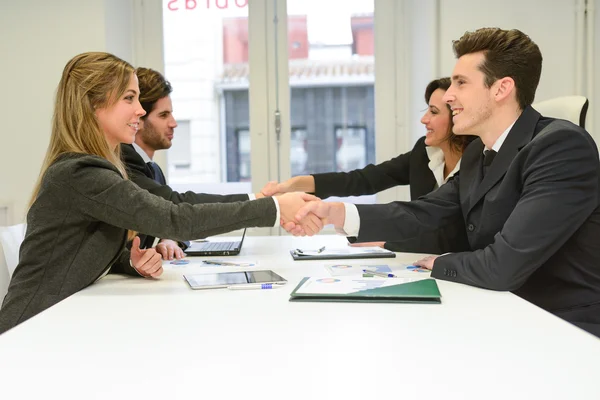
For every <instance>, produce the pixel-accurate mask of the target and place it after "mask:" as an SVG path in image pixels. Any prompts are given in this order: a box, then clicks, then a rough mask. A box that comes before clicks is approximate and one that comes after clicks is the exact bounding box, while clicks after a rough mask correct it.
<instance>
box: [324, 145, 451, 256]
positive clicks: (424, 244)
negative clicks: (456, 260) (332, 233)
mask: <svg viewBox="0 0 600 400" xmlns="http://www.w3.org/2000/svg"><path fill="white" fill-rule="evenodd" d="M426 147H427V146H425V136H423V137H422V138H420V139H419V140H418V141H417V143H415V145H414V147H413V149H412V150H411V151H409V152H408V153H404V154H400V155H399V156H398V157H396V158H392V159H391V160H388V161H385V162H383V163H381V164H377V165H373V164H369V165H367V166H366V167H364V168H362V169H356V170H354V171H350V172H331V173H324V174H314V175H313V177H314V178H315V195H316V196H318V197H320V198H327V197H329V196H360V195H365V194H374V193H378V192H381V191H383V190H386V189H389V188H391V187H394V186H398V185H410V198H411V199H413V200H415V199H418V198H419V197H421V196H424V195H426V194H427V193H429V192H431V191H433V190H434V189H435V185H436V181H435V176H434V175H433V172H432V171H431V170H430V169H429V156H428V155H427V151H426V150H425V148H426ZM447 235H450V236H455V235H456V233H455V232H452V229H448V230H447V231H445V232H442V231H435V232H429V233H427V234H423V235H421V236H418V237H409V238H397V239H396V240H393V241H386V243H385V246H384V247H385V248H386V249H388V250H392V251H405V252H425V253H436V252H438V250H442V251H441V252H442V253H445V252H448V251H450V248H451V241H450V238H449V237H447ZM357 240H358V241H361V240H360V238H358V239H357V238H355V237H348V241H349V242H350V243H354V242H356V241H357Z"/></svg>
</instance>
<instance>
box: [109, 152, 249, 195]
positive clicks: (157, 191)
mask: <svg viewBox="0 0 600 400" xmlns="http://www.w3.org/2000/svg"><path fill="white" fill-rule="evenodd" d="M121 159H122V160H123V162H124V163H125V166H126V167H127V174H129V179H131V180H132V181H133V182H134V183H135V184H136V185H138V186H139V187H141V188H142V189H146V190H147V191H149V192H150V193H152V194H154V195H156V196H160V197H162V198H163V199H167V200H170V201H172V202H173V203H175V204H179V203H190V204H202V203H232V202H234V201H245V200H248V195H247V194H231V195H219V194H208V193H194V192H185V193H180V192H176V191H174V190H173V189H171V187H170V186H168V185H161V184H159V183H157V182H155V181H154V179H153V176H154V175H153V171H152V169H151V168H150V167H149V166H148V165H146V163H145V162H144V159H143V158H142V156H140V155H139V154H138V152H137V151H135V149H134V148H133V146H132V145H130V144H122V145H121Z"/></svg>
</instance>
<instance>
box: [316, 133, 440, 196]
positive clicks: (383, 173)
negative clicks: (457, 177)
mask: <svg viewBox="0 0 600 400" xmlns="http://www.w3.org/2000/svg"><path fill="white" fill-rule="evenodd" d="M425 147H426V146H425V137H424V136H423V137H422V138H420V139H419V140H418V141H417V143H415V145H414V147H413V149H412V150H411V151H409V152H408V153H404V154H400V155H399V156H398V157H395V158H392V159H391V160H388V161H385V162H383V163H381V164H377V165H373V164H369V165H367V166H366V167H364V168H362V169H355V170H354V171H350V172H329V173H324V174H313V177H314V178H315V195H316V196H317V197H320V198H322V199H324V198H327V197H329V196H362V195H366V194H375V193H378V192H381V191H383V190H386V189H389V188H391V187H394V186H398V185H410V198H411V199H413V200H415V199H417V198H419V197H421V196H424V195H426V194H427V193H429V192H431V191H432V190H433V189H434V188H435V184H436V182H435V177H434V176H433V172H431V170H430V169H429V167H428V164H429V157H428V156H427V151H426V150H425Z"/></svg>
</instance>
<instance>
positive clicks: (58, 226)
mask: <svg viewBox="0 0 600 400" xmlns="http://www.w3.org/2000/svg"><path fill="white" fill-rule="evenodd" d="M276 216H277V209H276V206H275V202H274V201H273V199H271V198H264V199H258V200H255V201H244V202H235V203H226V204H222V203H214V204H196V205H191V204H188V203H181V204H174V203H172V202H171V201H168V200H165V199H163V198H161V197H158V196H155V195H152V194H150V193H148V191H146V190H144V189H141V188H139V187H138V186H137V185H136V184H134V183H133V182H131V181H129V180H126V179H123V177H122V176H121V175H120V174H119V172H118V170H117V169H116V168H115V167H114V166H113V165H112V164H110V163H109V162H108V161H106V160H105V159H103V158H101V157H96V156H90V155H84V154H72V153H71V154H68V155H64V156H62V157H61V158H60V159H59V160H57V161H56V162H55V163H54V164H53V165H52V166H50V168H48V170H47V172H46V174H45V175H44V178H43V180H42V185H41V189H40V193H39V195H38V197H37V199H36V200H35V202H34V203H33V205H32V206H31V208H30V210H29V213H28V214H27V233H26V235H25V240H24V241H23V244H22V245H21V249H20V254H19V265H18V266H17V268H16V269H15V272H14V274H13V277H12V279H11V282H10V286H9V288H8V294H7V295H6V297H5V298H4V302H3V304H2V309H0V333H2V332H4V331H6V330H8V329H10V328H12V327H13V326H15V325H17V324H19V323H21V322H23V321H25V320H27V319H28V318H31V317H32V316H34V315H36V314H38V313H39V312H41V311H43V310H45V309H46V308H48V307H50V306H52V305H54V304H56V303H58V302H59V301H61V300H63V299H65V298H67V297H69V296H70V295H72V294H73V293H76V292H78V291H80V290H82V289H83V288H85V287H86V286H89V285H91V284H92V283H94V281H96V280H97V279H98V278H99V277H100V276H101V275H102V274H103V273H104V272H105V271H106V270H107V269H108V268H109V267H111V266H113V268H114V269H116V270H118V271H121V272H129V273H135V272H134V271H132V268H131V267H129V252H128V251H126V250H125V241H126V237H127V230H128V229H130V230H134V231H138V232H145V233H148V234H150V235H153V236H156V237H169V238H173V239H176V240H193V239H197V238H201V237H206V236H210V235H215V234H219V233H224V232H228V231H231V230H235V229H239V228H244V227H255V226H261V227H267V226H273V225H274V224H275V220H276Z"/></svg>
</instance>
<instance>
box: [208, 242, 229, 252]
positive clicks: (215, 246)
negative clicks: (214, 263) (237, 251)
mask: <svg viewBox="0 0 600 400" xmlns="http://www.w3.org/2000/svg"><path fill="white" fill-rule="evenodd" d="M236 244H237V242H210V243H203V244H202V250H203V251H220V250H231V249H232V248H234V247H235V245H236Z"/></svg>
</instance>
